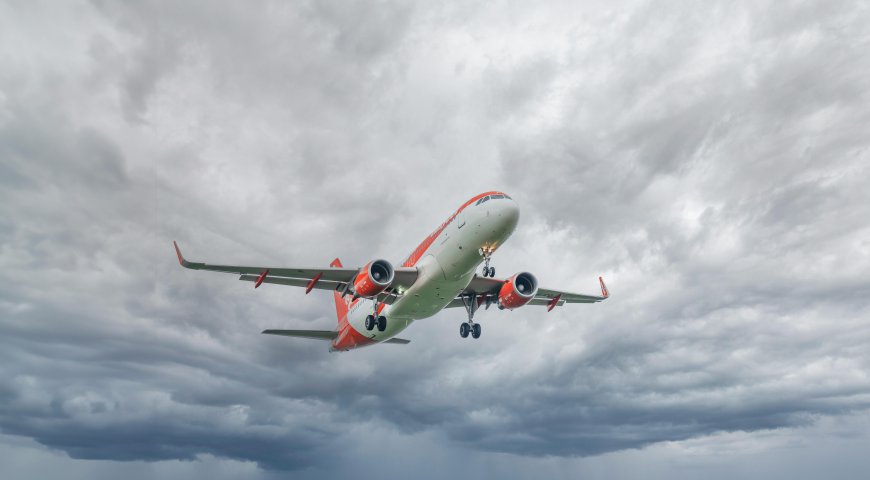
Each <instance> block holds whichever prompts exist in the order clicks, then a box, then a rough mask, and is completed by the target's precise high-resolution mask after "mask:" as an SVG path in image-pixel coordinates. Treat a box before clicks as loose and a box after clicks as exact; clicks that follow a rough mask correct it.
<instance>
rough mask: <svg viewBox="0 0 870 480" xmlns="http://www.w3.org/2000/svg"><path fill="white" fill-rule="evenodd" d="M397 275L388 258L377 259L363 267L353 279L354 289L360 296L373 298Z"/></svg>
mask: <svg viewBox="0 0 870 480" xmlns="http://www.w3.org/2000/svg"><path fill="white" fill-rule="evenodd" d="M395 276H396V273H395V271H394V270H393V266H392V265H391V264H390V262H388V261H386V260H375V261H373V262H369V264H368V265H366V266H365V267H363V268H361V269H360V270H359V273H357V274H356V278H354V279H353V291H354V293H355V294H356V295H358V296H360V297H367V298H371V297H374V296H376V295H377V294H379V293H381V292H383V291H384V290H386V289H387V287H389V286H390V284H391V283H393V278H394V277H395Z"/></svg>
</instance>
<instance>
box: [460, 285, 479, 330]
mask: <svg viewBox="0 0 870 480" xmlns="http://www.w3.org/2000/svg"><path fill="white" fill-rule="evenodd" d="M462 304H463V305H465V311H466V312H468V321H467V322H465V323H463V324H460V325H459V336H460V337H462V338H468V334H469V333H470V334H471V338H480V324H479V323H474V320H473V318H474V312H476V311H477V307H478V306H479V305H478V302H477V296H476V295H464V296H463V297H462Z"/></svg>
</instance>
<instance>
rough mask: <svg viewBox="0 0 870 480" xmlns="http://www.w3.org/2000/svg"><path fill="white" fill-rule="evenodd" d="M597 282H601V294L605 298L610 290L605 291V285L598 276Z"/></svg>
mask: <svg viewBox="0 0 870 480" xmlns="http://www.w3.org/2000/svg"><path fill="white" fill-rule="evenodd" d="M598 282H599V283H601V296H602V297H604V298H607V297H609V296H610V292H608V291H607V285H605V284H604V279H603V278H601V277H598Z"/></svg>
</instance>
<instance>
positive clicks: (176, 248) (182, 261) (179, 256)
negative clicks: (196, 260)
mask: <svg viewBox="0 0 870 480" xmlns="http://www.w3.org/2000/svg"><path fill="white" fill-rule="evenodd" d="M172 244H173V245H175V254H176V255H178V264H179V265H181V266H182V267H186V266H187V265H185V263H187V260H185V259H184V256H183V255H182V254H181V250H179V249H178V244H177V243H175V240H173V241H172Z"/></svg>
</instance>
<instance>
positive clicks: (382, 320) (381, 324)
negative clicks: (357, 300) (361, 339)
mask: <svg viewBox="0 0 870 480" xmlns="http://www.w3.org/2000/svg"><path fill="white" fill-rule="evenodd" d="M375 327H378V331H379V332H383V331H384V330H386V329H387V317H384V316H383V315H381V316H378V299H377V298H375V302H374V314H373V315H368V316H366V330H369V331H371V330H374V329H375Z"/></svg>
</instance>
